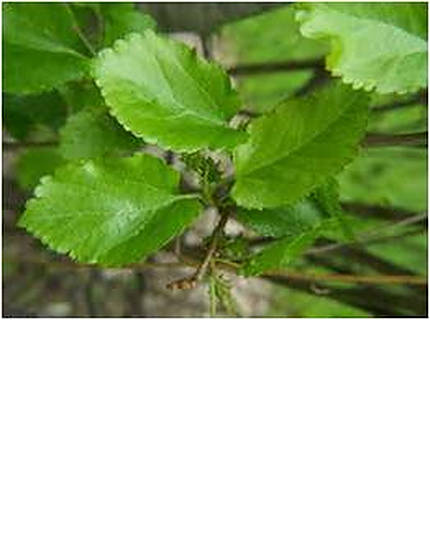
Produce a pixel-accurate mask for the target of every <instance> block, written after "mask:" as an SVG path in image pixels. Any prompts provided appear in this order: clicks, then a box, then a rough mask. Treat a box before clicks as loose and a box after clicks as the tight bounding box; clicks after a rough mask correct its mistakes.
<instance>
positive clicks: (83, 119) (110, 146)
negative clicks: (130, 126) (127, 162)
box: [60, 108, 142, 159]
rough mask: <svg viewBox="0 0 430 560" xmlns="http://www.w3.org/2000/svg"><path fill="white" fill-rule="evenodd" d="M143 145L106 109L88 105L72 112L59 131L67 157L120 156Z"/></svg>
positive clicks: (62, 148)
mask: <svg viewBox="0 0 430 560" xmlns="http://www.w3.org/2000/svg"><path fill="white" fill-rule="evenodd" d="M141 144H142V142H141V141H139V140H138V139H137V138H135V137H134V136H132V135H131V134H130V133H129V132H127V131H126V130H124V129H123V128H122V127H121V126H120V125H119V124H118V122H117V121H116V120H115V119H113V118H112V117H111V116H110V115H109V114H108V113H107V112H106V111H105V110H104V109H103V108H87V109H83V110H82V111H79V112H78V113H75V114H74V115H71V116H70V117H69V119H68V120H67V122H66V124H65V126H64V127H63V128H62V129H61V131H60V152H61V154H62V156H63V157H64V158H65V159H91V158H96V157H99V156H103V155H106V154H113V155H119V154H121V153H123V152H130V151H133V150H136V149H137V148H138V147H139V145H141Z"/></svg>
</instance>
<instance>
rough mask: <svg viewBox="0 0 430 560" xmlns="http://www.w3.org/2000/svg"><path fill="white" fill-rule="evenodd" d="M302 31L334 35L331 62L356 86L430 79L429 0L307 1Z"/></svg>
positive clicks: (405, 87) (397, 85)
mask: <svg viewBox="0 0 430 560" xmlns="http://www.w3.org/2000/svg"><path fill="white" fill-rule="evenodd" d="M297 18H298V20H299V22H300V23H301V32H302V33H303V35H304V36H305V37H308V38H313V39H329V40H330V41H331V53H330V54H329V55H328V57H327V67H328V69H329V70H330V71H331V72H332V74H333V75H334V76H342V80H343V81H344V82H346V83H349V84H352V85H353V86H354V87H355V88H365V89H367V90H372V89H373V88H376V90H377V91H378V92H380V93H391V92H397V93H407V92H410V91H414V90H417V89H419V88H424V87H426V85H427V4H426V3H424V2H423V3H420V2H417V3H412V2H395V3H394V2H348V3H346V2H323V3H313V2H309V3H301V4H300V9H299V11H298V12H297Z"/></svg>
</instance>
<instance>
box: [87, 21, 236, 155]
mask: <svg viewBox="0 0 430 560" xmlns="http://www.w3.org/2000/svg"><path fill="white" fill-rule="evenodd" d="M94 76H95V79H96V82H97V84H98V86H99V87H100V89H101V91H102V93H103V96H104V98H105V100H106V103H107V104H108V106H109V107H110V109H111V112H112V114H113V115H114V116H115V117H116V118H117V119H118V120H119V122H120V123H121V124H122V125H123V126H124V127H125V128H127V129H129V130H131V131H132V132H133V133H134V134H135V135H137V136H140V137H142V138H143V139H144V140H146V141H148V142H150V143H158V144H160V145H161V146H162V147H163V148H166V149H169V148H171V149H173V150H178V151H194V150H197V149H200V148H205V147H207V148H213V149H216V148H231V147H233V146H235V145H237V144H238V143H240V142H242V141H244V140H245V139H246V133H245V132H242V131H238V130H235V129H233V128H230V127H229V126H228V124H227V122H228V120H229V119H230V118H231V117H232V116H233V115H234V114H235V113H236V112H237V110H238V108H239V101H238V97H237V94H236V92H235V91H234V90H233V89H232V87H231V84H230V81H229V78H228V76H227V74H226V73H225V72H224V71H223V70H222V68H221V67H220V66H218V65H217V64H215V63H212V62H211V63H210V62H207V61H205V60H204V59H202V58H199V57H198V56H197V54H196V53H195V51H193V50H192V49H190V48H189V47H188V46H186V45H185V44H183V43H180V42H178V41H174V40H172V39H169V38H166V37H161V36H159V35H156V34H155V33H153V32H152V31H150V30H147V31H146V32H145V34H144V35H137V34H132V35H130V36H129V37H128V38H127V39H126V40H119V41H117V42H116V43H115V45H114V47H113V49H105V50H104V51H102V52H101V53H100V54H99V56H98V57H97V59H96V60H95V64H94Z"/></svg>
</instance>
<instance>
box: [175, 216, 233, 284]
mask: <svg viewBox="0 0 430 560" xmlns="http://www.w3.org/2000/svg"><path fill="white" fill-rule="evenodd" d="M228 218H229V209H228V208H225V209H224V210H223V211H222V212H221V217H220V219H219V222H218V224H217V225H216V227H215V229H214V230H213V232H212V235H211V238H210V242H209V247H208V250H207V252H206V255H205V258H204V259H203V261H202V262H201V263H200V264H199V265H198V267H197V269H196V271H195V272H194V274H193V275H192V276H190V277H187V278H182V279H180V280H175V281H173V282H170V284H168V285H167V288H169V290H175V289H178V290H190V289H192V288H195V287H196V286H197V284H198V283H199V282H200V281H201V280H202V279H203V277H204V275H205V274H206V271H207V269H208V267H209V265H210V264H211V262H212V259H213V257H214V255H215V252H216V250H217V248H218V242H219V238H220V236H221V235H222V232H223V230H224V227H225V225H226V223H227V220H228Z"/></svg>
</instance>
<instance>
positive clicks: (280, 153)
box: [232, 83, 369, 209]
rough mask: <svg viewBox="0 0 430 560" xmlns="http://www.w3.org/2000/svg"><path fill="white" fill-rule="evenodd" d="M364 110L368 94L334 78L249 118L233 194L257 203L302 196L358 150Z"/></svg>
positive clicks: (238, 155) (272, 204) (277, 202)
mask: <svg viewBox="0 0 430 560" xmlns="http://www.w3.org/2000/svg"><path fill="white" fill-rule="evenodd" d="M368 111H369V96H368V94H366V93H363V92H356V91H353V90H352V89H351V88H350V87H348V86H345V85H343V84H341V83H334V84H331V85H329V86H328V87H326V88H324V89H322V90H321V91H318V94H314V95H311V96H308V97H305V98H297V99H289V100H287V101H285V102H283V103H281V104H280V105H278V107H277V108H276V109H274V110H273V111H272V112H271V113H268V114H267V115H264V116H262V117H260V118H258V119H256V120H254V121H252V122H251V125H250V127H249V132H250V138H249V141H248V142H247V143H246V144H243V145H242V146H238V147H237V148H236V150H235V153H234V163H235V167H236V183H235V185H234V187H233V191H232V195H233V198H234V199H235V200H236V202H237V203H238V204H239V205H240V206H245V207H247V208H259V209H262V208H270V207H271V208H273V207H276V206H283V205H285V204H291V203H294V202H296V201H297V200H299V199H301V198H303V197H304V196H305V195H306V194H308V193H309V192H310V191H311V190H312V188H314V187H316V186H318V185H320V184H321V183H323V182H325V181H326V180H327V179H328V178H329V177H331V176H332V175H335V174H336V173H338V172H339V171H341V170H342V169H343V167H345V165H346V164H347V163H349V162H350V161H351V160H352V159H353V158H354V157H355V156H356V154H357V151H358V145H359V142H360V140H361V138H362V136H363V134H364V132H365V129H366V123H367V117H368Z"/></svg>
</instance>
